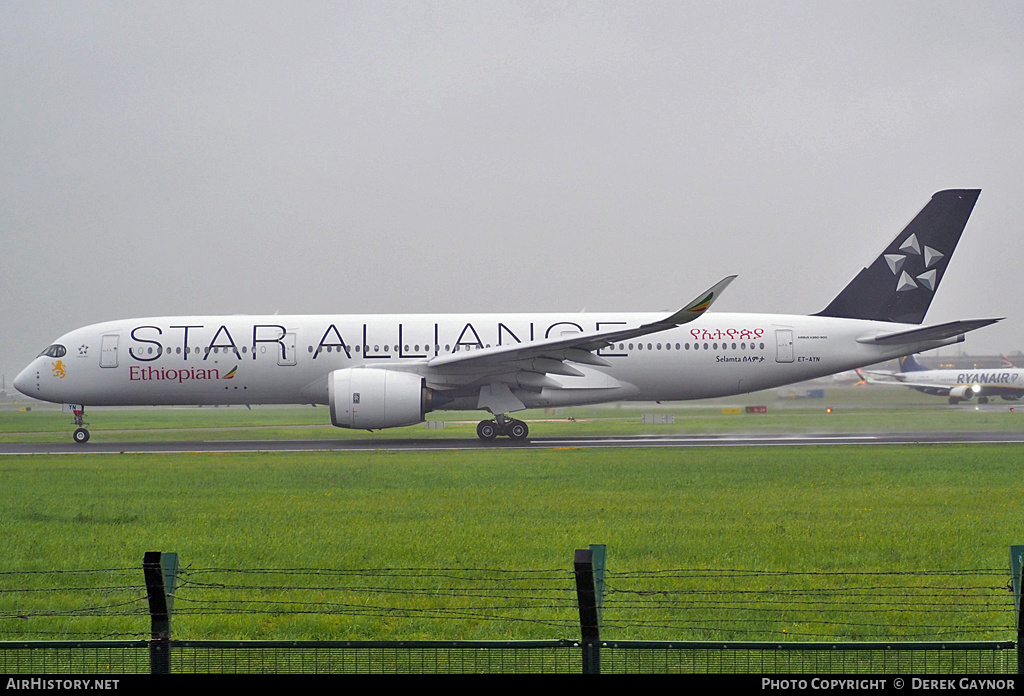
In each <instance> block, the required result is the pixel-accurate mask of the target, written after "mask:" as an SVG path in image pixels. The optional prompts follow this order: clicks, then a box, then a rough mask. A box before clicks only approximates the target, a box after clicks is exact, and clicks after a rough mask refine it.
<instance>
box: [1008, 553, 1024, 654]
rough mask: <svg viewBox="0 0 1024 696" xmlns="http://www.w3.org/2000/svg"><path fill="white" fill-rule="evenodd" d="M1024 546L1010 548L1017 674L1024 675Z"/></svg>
mask: <svg viewBox="0 0 1024 696" xmlns="http://www.w3.org/2000/svg"><path fill="white" fill-rule="evenodd" d="M1022 572H1024V546H1011V547H1010V579H1011V580H1012V581H1013V608H1014V609H1016V610H1017V674H1024V614H1022V613H1021V610H1020V591H1021V585H1022V583H1024V580H1022V578H1021V573H1022Z"/></svg>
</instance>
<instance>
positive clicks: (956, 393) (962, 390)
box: [949, 384, 981, 401]
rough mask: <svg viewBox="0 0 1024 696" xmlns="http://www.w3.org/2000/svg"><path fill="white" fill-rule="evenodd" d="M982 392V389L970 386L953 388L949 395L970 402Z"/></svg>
mask: <svg viewBox="0 0 1024 696" xmlns="http://www.w3.org/2000/svg"><path fill="white" fill-rule="evenodd" d="M979 391H981V388H980V387H978V386H975V385H973V384H968V385H964V386H960V387H953V388H952V389H950V390H949V395H950V396H952V397H955V398H957V399H964V400H965V401H969V400H970V399H971V398H972V397H973V396H974V395H975V394H977V393H978V392H979Z"/></svg>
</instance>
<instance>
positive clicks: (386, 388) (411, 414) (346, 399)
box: [327, 367, 431, 430]
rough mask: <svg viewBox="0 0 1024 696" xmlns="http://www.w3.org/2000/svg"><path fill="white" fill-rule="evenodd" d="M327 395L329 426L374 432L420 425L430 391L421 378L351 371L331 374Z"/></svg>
mask: <svg viewBox="0 0 1024 696" xmlns="http://www.w3.org/2000/svg"><path fill="white" fill-rule="evenodd" d="M327 394H328V399H329V404H330V407H331V423H333V424H334V425H336V426H337V427H339V428H357V429H360V430H377V429H378V428H397V427H400V426H403V425H415V424H416V423H422V422H423V420H424V417H425V415H426V413H427V411H428V410H429V404H430V395H431V390H430V389H429V388H427V387H426V385H425V384H424V381H423V378H422V377H420V376H419V375H414V374H412V373H409V372H399V371H398V370H378V369H374V368H366V367H352V368H347V369H344V370H335V371H334V372H332V373H331V374H330V376H329V377H328V379H327Z"/></svg>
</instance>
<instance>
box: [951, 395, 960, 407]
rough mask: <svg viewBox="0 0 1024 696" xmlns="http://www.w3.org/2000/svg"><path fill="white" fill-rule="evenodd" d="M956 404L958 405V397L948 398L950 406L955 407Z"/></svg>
mask: <svg viewBox="0 0 1024 696" xmlns="http://www.w3.org/2000/svg"><path fill="white" fill-rule="evenodd" d="M958 403H960V399H959V397H956V396H951V397H949V405H950V406H956V405H957V404H958Z"/></svg>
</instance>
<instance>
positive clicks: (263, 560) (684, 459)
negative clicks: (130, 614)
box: [0, 387, 1024, 640]
mask: <svg viewBox="0 0 1024 696" xmlns="http://www.w3.org/2000/svg"><path fill="white" fill-rule="evenodd" d="M872 391H873V390H871V391H869V390H867V389H864V388H858V387H834V388H833V387H826V388H825V391H824V393H823V394H822V395H821V397H820V398H818V397H817V395H815V398H808V395H807V394H800V393H797V394H792V395H787V394H785V393H781V394H780V393H776V392H770V393H761V394H755V395H749V396H748V397H745V398H744V399H742V400H739V399H728V400H720V401H716V402H710V403H709V402H700V403H695V404H663V405H658V404H634V405H622V406H610V407H602V408H593V409H573V410H572V411H569V410H566V411H561V412H555V413H543V412H532V413H530V414H529V415H528V418H527V419H528V420H529V421H531V430H532V431H533V434H535V436H536V438H532V439H539V440H549V439H550V444H547V445H545V446H542V447H532V448H526V447H517V446H507V445H511V444H512V443H507V445H506V446H501V443H499V444H498V446H491V447H487V448H474V449H470V450H466V451H460V450H457V449H456V448H455V447H454V446H451V447H449V446H446V443H458V442H461V441H468V442H474V441H475V435H474V425H475V421H474V420H473V418H474V416H473V414H462V415H463V416H464V418H465V422H463V421H462V419H460V420H459V421H456V420H454V419H453V420H450V421H449V420H445V427H444V428H439V427H436V426H435V427H427V426H416V427H415V428H407V429H402V431H385V432H383V433H372V434H371V433H359V432H356V433H351V432H347V431H341V430H338V429H335V428H332V427H331V426H329V425H325V423H324V421H325V420H326V416H327V413H326V410H325V409H322V408H319V409H316V408H309V407H305V408H297V407H296V408H284V409H282V408H256V407H254V408H253V409H252V410H251V411H250V410H248V409H244V408H237V407H236V408H230V409H223V408H222V409H209V408H204V409H96V410H95V411H94V412H90V414H89V415H90V420H91V421H92V426H93V433H94V437H93V440H92V441H91V442H90V443H88V445H87V446H85V447H81V446H75V445H72V444H70V428H69V427H68V423H69V421H70V416H68V415H66V414H61V413H60V410H59V408H48V407H44V406H42V405H32V410H31V411H23V410H19V409H20V408H23V407H24V405H22V406H19V407H16V408H14V409H10V408H8V409H7V410H4V411H3V412H2V413H0V444H2V448H0V451H4V452H10V451H11V450H10V449H9V448H10V447H17V446H20V445H21V444H23V443H26V442H27V441H34V443H36V444H44V445H45V444H49V445H53V446H57V445H60V446H62V447H63V446H64V445H69V447H68V449H67V451H68V452H72V453H74V454H72V455H68V454H34V455H24V454H10V453H9V454H7V455H5V456H0V475H2V477H3V480H4V487H3V492H2V494H0V505H2V516H3V519H4V521H5V558H4V561H3V562H2V564H0V569H2V570H3V571H7V572H25V571H37V570H53V569H61V568H75V569H82V568H110V567H134V566H137V565H138V562H139V559H140V558H141V556H142V554H143V553H144V552H145V551H150V550H161V551H170V552H176V553H178V554H180V556H181V559H182V562H183V563H186V564H189V565H192V566H194V567H200V568H206V567H220V568H254V567H260V568H322V569H346V568H347V569H352V568H363V569H365V568H406V569H410V568H432V569H439V568H448V569H451V568H489V569H514V570H517V571H535V570H541V569H544V570H546V569H565V568H567V566H568V562H569V559H570V558H571V556H572V552H573V549H575V548H583V547H586V546H587V545H589V544H595V543H597V544H607V546H608V549H609V567H610V568H611V569H612V570H614V571H616V572H626V573H630V572H655V571H663V570H666V569H676V568H706V569H717V570H724V569H741V570H744V569H747V570H750V569H753V570H757V571H780V572H808V573H819V572H821V573H846V572H861V571H863V572H868V573H877V572H915V571H929V570H936V569H951V568H952V569H966V570H977V569H993V568H995V569H998V568H1003V567H1007V575H1006V577H1007V579H1008V577H1009V569H1008V562H1007V555H1008V548H1009V546H1011V545H1014V544H1021V543H1024V528H1022V526H1021V524H1020V521H1019V501H1020V499H1021V495H1022V493H1024V486H1022V484H1021V479H1020V475H1019V470H1020V464H1019V462H1020V460H1021V445H1020V444H1013V443H1011V444H994V443H992V442H989V443H987V444H982V443H978V444H963V442H966V441H967V440H968V439H972V438H968V437H964V438H963V442H961V443H960V444H891V445H888V446H877V447H872V446H865V445H864V444H854V443H867V442H872V441H873V440H872V439H871V438H873V437H875V436H877V435H880V434H886V433H888V434H892V433H900V432H903V433H908V432H917V433H928V434H931V435H936V434H938V435H942V434H950V433H954V434H964V433H966V434H973V436H974V438H975V439H984V438H986V437H988V438H990V439H991V438H992V436H993V435H994V436H996V437H1000V436H1002V435H1014V434H1019V433H1020V432H1021V431H1022V430H1024V420H1020V418H1021V416H1022V414H1021V412H1020V409H1015V405H1014V404H1012V403H1004V402H999V403H991V404H988V405H986V406H978V405H973V404H965V405H959V406H956V407H949V406H948V405H946V404H945V402H944V400H942V399H936V398H933V397H926V396H924V395H919V394H916V393H914V392H910V391H909V390H906V391H905V390H885V391H884V392H879V393H878V395H877V396H876V395H874V394H872ZM762 405H764V406H767V408H766V412H765V413H760V412H756V409H755V412H753V413H749V412H748V411H747V407H748V406H751V407H758V406H762ZM644 414H647V415H648V416H659V417H656V418H649V419H648V421H649V422H647V423H645V422H643V421H644V419H643V415H644ZM443 415H444V417H445V418H448V417H449V415H450V414H443ZM455 415H459V414H455ZM664 416H670V417H668V418H664ZM567 432H568V433H570V434H575V435H574V436H581V435H582V438H581V440H582V441H587V440H590V441H596V439H597V438H598V437H607V436H616V437H624V438H626V439H628V438H631V437H639V436H640V435H644V436H649V435H651V434H652V433H653V435H654V436H655V437H675V438H679V439H680V440H687V439H688V440H690V442H691V445H692V444H693V440H694V438H706V439H707V440H708V441H707V442H705V443H703V444H701V445H700V446H690V447H686V448H683V447H680V446H671V447H654V446H651V444H650V443H649V442H648V443H643V442H636V443H633V444H631V445H630V446H628V447H621V446H620V447H616V448H605V447H585V446H581V445H579V444H576V445H568V444H565V443H564V442H563V443H557V442H556V441H557V440H558V439H559V438H563V437H565V434H566V433H567ZM737 433H739V434H746V433H754V434H755V435H757V436H758V437H755V438H751V445H752V446H745V447H720V446H719V447H716V446H711V445H712V444H714V442H713V440H716V439H717V440H718V444H722V443H723V442H728V440H729V438H731V437H732V435H733V434H737ZM843 433H846V434H850V435H852V436H854V437H853V438H852V439H851V440H849V441H848V442H849V444H843V445H836V444H833V442H834V440H830V439H829V437H830V436H834V435H836V434H843ZM797 434H800V435H804V434H816V435H817V436H819V438H820V441H819V444H815V445H812V446H787V444H786V443H785V442H784V441H777V442H775V443H773V444H775V445H777V446H773V447H765V446H763V445H764V444H765V442H764V440H763V438H764V437H774V438H785V437H786V436H792V435H797ZM709 435H710V436H719V435H727V436H728V437H723V438H715V437H707V436H709ZM759 437H760V438H762V439H761V440H760V441H758V438H759ZM294 440H303V441H310V442H316V441H322V442H345V441H349V442H354V443H369V445H370V446H369V447H368V448H364V449H363V450H362V451H324V450H315V449H311V450H309V451H302V452H290V451H275V452H270V451H255V450H257V449H259V447H248V448H247V449H250V450H253V451H246V452H228V451H227V450H226V448H225V447H223V446H220V445H223V444H224V443H231V442H246V443H251V442H257V443H259V442H263V443H268V442H289V441H294ZM922 440H923V436H922ZM403 441H424V442H429V441H433V442H437V443H438V444H439V445H440V447H435V448H432V449H431V448H409V449H408V450H407V451H401V449H402V448H401V447H400V446H399V445H398V444H395V443H401V442H403ZM171 442H179V443H184V444H185V445H186V446H185V447H184V449H185V450H188V451H187V452H185V451H179V452H168V453H162V454H161V453H152V452H133V449H135V448H142V447H143V446H144V445H147V443H148V444H153V443H157V444H160V443H171ZM211 443H213V446H212V447H211V446H210V444H211ZM826 443H827V444H826ZM106 444H113V445H120V449H118V450H117V453H103V450H102V449H101V448H102V447H104V446H105V445H106ZM204 449H205V450H208V451H202V450H204ZM266 449H270V448H269V447H267V448H266ZM120 452H123V454H122V453H120ZM719 581H720V578H718V579H715V578H710V579H709V580H708V584H709V587H713V586H714V583H715V582H719ZM422 601H424V602H427V603H428V604H429V603H433V602H434V601H436V600H433V599H423V600H422ZM81 620H82V619H76V621H79V622H80V621H81ZM978 620H980V621H981V622H982V624H984V622H985V621H986V619H985V618H984V617H981V618H980V619H977V618H972V619H971V621H972V622H976V621H978ZM86 621H89V619H86ZM125 621H131V620H130V619H125ZM58 623H60V626H58V628H56V629H55V630H56V632H57V633H60V632H61V631H62V630H69V631H70V630H71V629H65V628H63V626H64V625H65V624H67V623H68V621H65V620H64V619H60V620H58ZM8 625H9V624H8ZM76 625H77V626H79V627H80V626H81V624H80V623H78V624H76ZM638 625H641V626H642V622H641V623H640V624H638ZM177 626H178V627H179V630H178V631H176V635H178V636H179V637H180V638H186V637H208V638H236V637H237V638H256V637H258V638H279V639H299V638H303V637H306V638H309V637H320V636H324V635H330V636H332V637H336V638H339V637H340V638H344V637H350V638H363V639H366V638H377V639H382V640H393V639H402V638H409V637H416V638H420V639H422V638H437V639H443V638H463V639H465V638H481V639H484V638H487V639H494V638H551V637H561V635H554V636H553V635H552V630H551V628H550V626H546V625H543V624H537V623H534V622H531V621H521V620H509V621H505V622H497V623H496V622H494V621H492V620H481V619H480V618H479V617H478V618H475V619H474V618H472V617H458V618H451V619H446V620H440V621H433V622H422V621H412V620H403V619H398V618H396V619H395V620H393V621H389V620H380V619H379V618H378V619H374V618H366V617H362V618H359V617H352V616H341V617H339V616H336V615H332V616H323V617H304V618H301V619H297V618H295V617H294V616H292V617H289V616H287V615H286V614H285V613H282V614H281V615H280V616H275V617H268V616H266V615H253V616H241V617H238V616H234V617H226V616H222V615H217V614H213V615H209V616H207V615H204V616H193V617H188V618H184V619H182V620H181V621H180V622H179V623H178V624H177ZM961 628H962V627H958V626H952V625H951V626H943V627H941V633H942V635H948V636H954V638H953V639H955V636H958V635H961V634H958V633H957V631H958V630H961ZM969 628H970V632H968V633H965V634H962V635H970V636H973V637H978V633H977V631H978V630H979V626H977V625H973V624H972V625H971V626H970V627H969ZM990 628H991V629H992V630H993V631H995V632H996V633H997V634H998V631H1000V630H1002V629H1003V628H1004V627H1003V626H1002V625H1001V624H1000V625H994V626H992V627H990ZM981 629H985V627H984V626H981ZM75 630H79V629H78V628H76V629H75ZM89 630H96V631H109V630H110V626H109V622H108V623H106V624H104V625H103V626H98V625H96V626H89ZM119 630H121V629H117V630H115V633H117V632H118V631H119ZM124 630H126V631H128V632H131V630H132V629H130V628H129V629H124ZM776 630H778V631H782V630H783V628H782V627H778V626H769V627H768V628H766V629H765V631H766V632H765V635H764V636H762V637H771V636H774V635H775V634H774V633H773V631H776ZM791 630H792V629H791ZM805 630H810V631H812V632H813V630H814V629H809V628H807V627H805ZM556 633H557V632H556ZM618 637H620V638H623V639H626V638H651V639H666V638H667V639H673V638H674V639H679V638H680V637H681V636H680V635H679V634H678V632H677V633H674V634H673V633H672V631H669V632H668V633H666V632H665V631H659V630H658V629H655V628H651V629H650V630H648V629H647V628H637V629H635V630H634V629H631V630H630V631H629V632H628V635H626V634H623V635H619V636H618ZM685 637H686V638H688V639H692V637H693V636H685ZM997 637H999V636H998V635H997Z"/></svg>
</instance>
